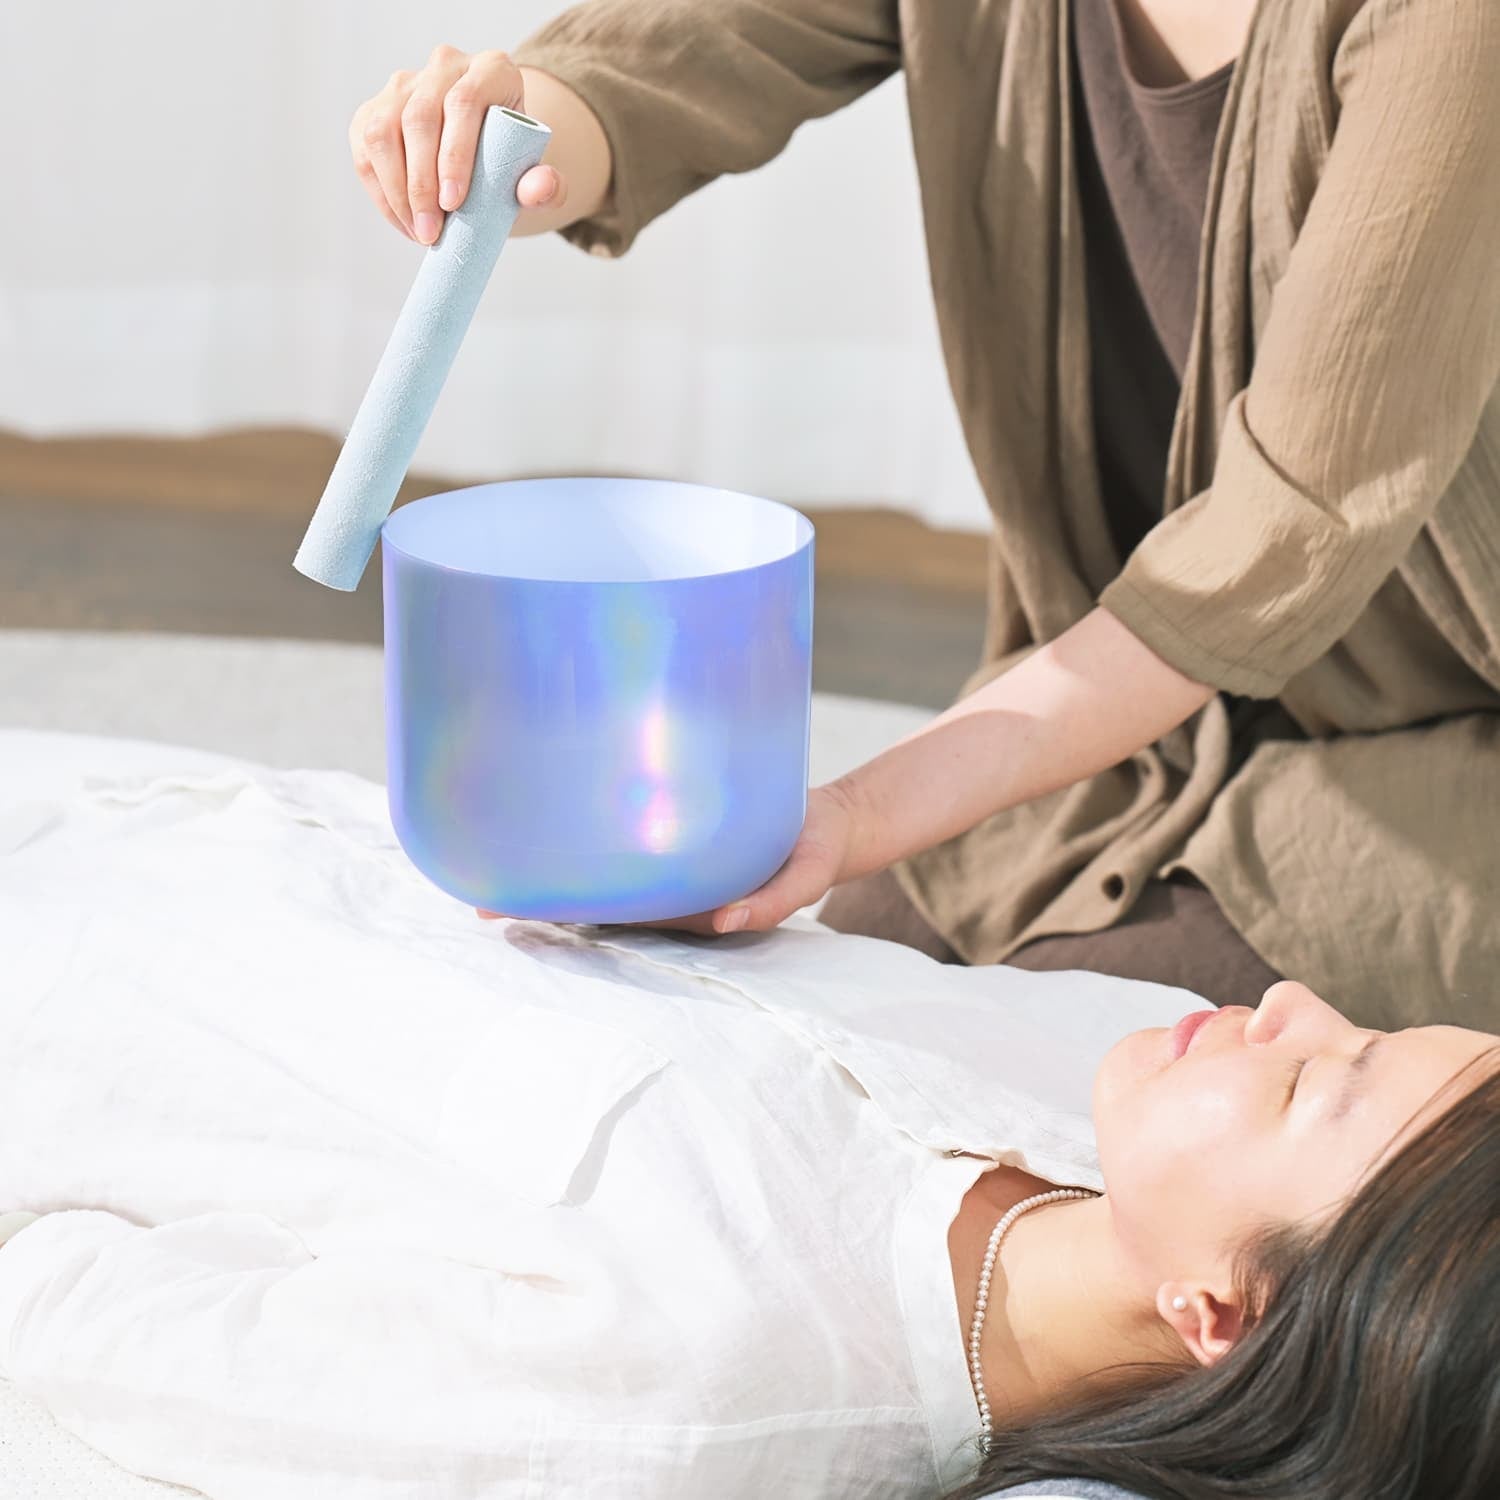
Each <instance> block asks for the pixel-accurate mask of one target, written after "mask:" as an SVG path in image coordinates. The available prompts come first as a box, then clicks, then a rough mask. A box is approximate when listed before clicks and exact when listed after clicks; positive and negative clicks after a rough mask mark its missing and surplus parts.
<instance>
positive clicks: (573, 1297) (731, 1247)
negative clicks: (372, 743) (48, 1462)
mask: <svg viewBox="0 0 1500 1500" xmlns="http://www.w3.org/2000/svg"><path fill="white" fill-rule="evenodd" d="M3 739H4V737H3V736H0V740H3ZM14 744H15V740H14V738H12V739H11V748H12V749H14ZM5 752H6V747H5V745H4V744H3V743H0V777H3V784H4V785H6V787H7V792H6V794H5V797H6V801H7V802H8V804H9V805H7V806H5V807H4V808H3V809H0V951H3V952H4V954H5V955H6V974H5V977H4V983H3V988H0V1212H4V1211H6V1210H30V1211H34V1212H38V1213H40V1214H41V1215H42V1216H41V1217H40V1218H39V1219H38V1220H36V1221H35V1222H34V1223H32V1224H30V1225H29V1226H27V1227H24V1228H22V1229H20V1231H19V1232H18V1233H16V1234H15V1236H14V1238H12V1239H11V1240H10V1242H9V1243H8V1244H6V1245H5V1246H4V1248H3V1249H0V1373H3V1374H4V1375H6V1376H8V1377H9V1378H10V1379H12V1380H14V1381H16V1382H17V1383H18V1385H19V1386H20V1387H21V1388H22V1389H23V1390H25V1391H27V1392H28V1393H30V1394H32V1395H33V1396H35V1397H37V1398H38V1399H40V1400H41V1401H43V1402H44V1403H45V1404H46V1405H47V1406H48V1407H49V1408H50V1410H51V1411H52V1412H53V1414H54V1415H55V1416H56V1417H57V1419H58V1420H59V1421H60V1422H62V1423H63V1424H64V1425H65V1426H67V1427H69V1428H71V1429H72V1430H73V1431H75V1432H76V1433H78V1434H80V1435H81V1436H82V1437H83V1438H85V1439H86V1440H87V1441H88V1442H90V1443H92V1444H93V1445H94V1446H95V1447H97V1448H99V1449H100V1450H102V1451H103V1452H105V1453H106V1454H108V1455H109V1456H111V1457H112V1458H114V1459H115V1460H117V1461H118V1462H120V1463H122V1464H124V1465H125V1466H126V1467H128V1468H131V1469H134V1470H136V1471H137V1472H139V1473H142V1474H147V1475H151V1476H154V1477H158V1478H163V1479H169V1480H175V1481H177V1482H178V1483H181V1484H184V1485H188V1486H191V1487H194V1488H197V1489H199V1490H201V1491H203V1492H204V1493H206V1494H207V1495H209V1496H212V1497H214V1500H314V1497H316V1500H345V1497H347V1500H356V1497H357V1500H380V1497H391V1500H395V1497H402V1500H407V1497H422V1500H450V1497H451V1500H479V1497H484V1500H489V1497H512V1496H514V1497H523V1496H524V1497H538V1496H546V1497H553V1496H555V1497H566V1500H585V1497H600V1500H603V1497H609V1500H622V1497H634V1496H643V1497H652V1500H658V1497H660V1500H678V1497H680V1500H689V1497H691V1500H704V1497H708V1496H713V1497H715V1500H722V1497H734V1496H746V1497H749V1496H755V1497H763V1496H766V1495H785V1496H793V1497H796V1496H807V1497H813V1496H817V1497H845V1496H846V1497H867V1496H868V1497H875V1496H888V1495H895V1494H899V1495H903V1496H914V1497H916V1496H922V1495H929V1494H932V1493H934V1492H935V1491H936V1490H938V1489H939V1488H940V1487H941V1486H942V1485H944V1484H946V1483H948V1482H951V1481H952V1480H954V1479H955V1478H956V1477H958V1476H959V1475H961V1474H962V1473H963V1472H964V1471H965V1469H966V1468H967V1467H968V1466H969V1465H970V1464H971V1463H972V1462H973V1460H974V1449H973V1447H972V1444H971V1438H972V1435H973V1433H974V1430H975V1416H974V1404H973V1397H972V1394H971V1392H970V1388H969V1383H968V1377H967V1372H966V1370H965V1365H964V1353H963V1334H962V1331H961V1330H960V1328H959V1325H958V1314H957V1308H956V1304H955V1299H954V1293H953V1284H952V1276H951V1271H950V1267H949V1261H948V1256H947V1248H946V1231H947V1227H948V1225H949V1223H950V1222H951V1220H952V1217H953V1214H954V1213H955V1211H956V1209H957V1207H958V1204H959V1201H960V1199H961V1197H962V1195H963V1193H964V1192H965V1191H966V1189H967V1188H968V1187H969V1186H970V1185H971V1184H972V1182H973V1180H974V1179H975V1177H976V1175H977V1174H978V1173H979V1172H981V1171H983V1170H985V1169H986V1167H987V1166H988V1165H989V1163H990V1161H994V1160H1001V1159H1003V1160H1007V1161H1011V1162H1015V1163H1018V1164H1021V1165H1023V1166H1025V1167H1027V1168H1029V1169H1030V1170H1032V1171H1035V1172H1037V1173H1039V1174H1041V1175H1042V1176H1044V1177H1046V1178H1048V1179H1049V1180H1052V1181H1056V1182H1067V1183H1080V1184H1084V1185H1092V1186H1097V1185H1098V1174H1097V1168H1096V1163H1095V1160H1094V1156H1093V1150H1092V1140H1091V1134H1090V1130H1089V1126H1088V1121H1087V1117H1086V1109H1087V1102H1088V1089H1089V1080H1090V1078H1091V1075H1092V1072H1093V1069H1094V1067H1095V1065H1096V1064H1097V1062H1098V1060H1099V1058H1100V1057H1101V1056H1102V1054H1103V1053H1104V1051H1105V1050H1106V1049H1107V1048H1108V1046H1109V1045H1111V1043H1112V1042H1113V1041H1114V1040H1115V1039H1116V1038H1118V1037H1119V1036H1120V1035H1122V1034H1124V1033H1125V1032H1127V1031H1129V1030H1132V1029H1134V1028H1136V1027H1138V1026H1142V1025H1159V1024H1167V1023H1169V1022H1171V1021H1173V1020H1175V1019H1176V1018H1177V1017H1178V1016H1179V1015H1181V1014H1182V1013H1183V1012H1184V1011H1186V1010H1188V1009H1191V1008H1194V1006H1195V1005H1196V1004H1198V1003H1199V1002H1196V1001H1194V1000H1193V998H1192V997H1190V996H1187V995H1185V994H1183V993H1182V992H1180V991H1174V990H1167V989H1163V988H1159V987H1156V986H1144V985H1132V984H1128V983H1124V982H1121V981H1114V980H1104V979H1099V978H1097V977H1094V976H1089V975H1036V974H1025V973H1021V972H1019V971H1013V970H1005V969H990V970H972V971H968V970H957V969H951V968H944V967H943V966H941V965H938V964H935V963H933V962H931V961H930V960H928V959H926V958H924V957H923V956H921V955H920V954H916V953H914V952H911V951H909V950H906V949H902V948H898V947H896V946H894V945H891V944H886V943H879V942H874V941H870V940H866V939H859V938H851V937H845V936H841V935H837V934H833V933H829V932H827V931H825V930H823V929H820V928H817V927H816V926H815V925H814V924H810V923H805V924H798V925H794V926H792V927H790V928H788V929H784V930H782V931H779V932H777V933H775V934H771V935H761V936H753V935H752V936H749V937H740V938H735V939H731V940H727V941H718V942H709V941H698V940H692V939H683V938H679V937H676V936H671V935H665V934H656V933H646V932H634V931H623V930H615V931H610V930H597V929H565V928H554V927H548V926H543V925H540V924H531V923H497V924H481V923H480V922H478V920H477V919H476V918H475V917H474V916H473V914H472V913H471V912H469V911H467V910H466V909H464V908H462V907H460V906H459V905H458V904H457V903H454V902H452V901H450V900H449V899H448V898H447V897H445V896H443V895H442V894H441V893H439V892H438V891H436V890H435V889H433V888H432V887H430V886H429V885H428V884H427V883H426V882H425V881H424V880H423V879H422V877H420V876H419V875H418V874H417V873H416V872H415V871H414V870H413V869H412V868H411V867H410V866H409V865H408V863H407V862H406V860H405V857H404V856H403V855H402V853H401V852H400V850H399V848H398V847H397V846H396V845H395V842H394V839H393V836H392V834H391V832H390V827H389V822H388V819H387V816H386V811H385V805H384V798H383V795H382V793H381V792H380V790H379V789H378V788H376V787H374V786H372V785H370V784H369V783H366V782H362V781H359V780H357V779H356V778H353V777H349V776H346V775H342V774H339V773H293V774H287V773H281V774H277V773H273V772H269V771H263V770H259V769H256V768H253V767H245V766H239V765H236V764H234V763H229V762H224V763H222V764H215V765H212V766H209V765H205V763H204V759H203V757H201V756H199V757H195V758H194V761H193V766H194V768H193V769H190V770H186V771H183V772H181V773H167V774H161V775H155V776H146V777H143V778H141V777H137V778H130V779H122V778H118V777H116V778H114V779H112V780H98V779H95V780H92V781H89V782H87V783H82V784H80V783H79V782H78V781H77V778H72V779H71V780H70V779H69V778H65V777H64V778H59V781H60V782H66V783H67V784H66V785H61V784H59V785H56V786H54V787H53V788H52V789H51V790H50V791H49V792H48V794H47V795H43V796H39V797H34V798H33V800H31V801H30V802H29V803H26V804H25V805H23V803H24V802H25V789H24V788H17V786H16V781H15V777H14V776H4V770H5ZM162 756H163V760H164V763H170V754H169V752H166V751H163V752H162ZM34 791H35V788H34V787H33V792H34ZM954 1152H968V1153H973V1155H966V1156H955V1155H953V1154H951V1153H954ZM976 1158H979V1159H976ZM0 1487H3V1486H0Z"/></svg>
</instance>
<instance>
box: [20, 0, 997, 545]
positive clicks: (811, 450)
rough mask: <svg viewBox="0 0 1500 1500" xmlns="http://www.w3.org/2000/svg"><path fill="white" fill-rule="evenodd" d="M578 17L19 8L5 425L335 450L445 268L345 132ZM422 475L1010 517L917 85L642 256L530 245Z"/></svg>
mask: <svg viewBox="0 0 1500 1500" xmlns="http://www.w3.org/2000/svg"><path fill="white" fill-rule="evenodd" d="M706 3H708V0H705V4H706ZM561 8H562V7H561V6H560V5H559V4H557V3H555V0H506V3H504V4H495V3H484V4H480V3H474V0H406V3H404V4H397V3H395V0H257V3H254V4H251V3H249V0H241V3H227V0H131V3H128V4H126V3H114V0H92V3H85V4H79V3H74V4H71V5H68V4H58V3H55V0H6V3H5V4H4V5H3V6H0V185H3V187H0V191H3V201H0V225H3V233H0V426H6V427H10V428H14V429H20V430H22V431H25V432H29V433H33V434H38V435H49V434H64V433H85V432H97V431H128V432H144V433H194V432H201V431H204V430H206V429H211V428H218V427H226V426H238V425H247V424H267V423H275V424H282V423H288V424H304V425H310V426H316V427H320V428H325V429H329V430H341V429H342V428H343V427H344V426H346V425H347V423H348V421H349V419H350V417H351V416H352V415H353V412H354V409H355V407H356V405H357V404H358V401H359V397H360V395H361V393H362V391H363V388H364V384H365V381H366V380H367V378H368V376H369V373H370V371H371V369H372V368H373V366H374V363H375V360H376V358H377V356H378V354H379V351H380V348H381V346H382V344H383V342H384V339H385V335H386V333H387V332H388V330H389V327H390V324H391V320H392V319H393V317H394V315H395V312H396V309H397V308H398V307H399V305H400V302H401V299H402V297H403V295H404V293H405V289H406V286H407V284H408V283H409V281H410V278H411V275H412V273H413V270H414V266H415V261H416V257H417V256H418V255H420V254H421V251H419V250H418V249H417V248H416V247H414V246H412V245H410V244H408V243H407V242H406V241H404V240H402V239H400V238H399V237H398V236H396V235H395V234H394V232H392V231H391V230H389V229H388V228H386V226H385V225H384V224H383V223H382V222H381V221H380V220H379V219H378V218H377V216H376V215H375V213H374V211H373V209H372V208H371V207H370V206H369V204H368V201H367V200H366V198H365V197H364V194H363V192H362V190H361V189H360V187H359V185H358V183H357V182H356V180H355V178H354V175H353V172H352V171H351V169H350V166H349V160H348V149H347V146H346V126H347V120H348V117H349V115H350V113H351V112H352V111H353V109H354V107H355V105H356V104H357V103H358V102H359V101H360V100H361V99H362V98H364V97H365V96H366V95H367V94H369V93H371V92H373V91H374V90H376V89H377V88H378V87H379V86H380V84H381V83H382V82H383V80H384V79H385V77H386V76H387V75H388V74H389V73H390V72H391V71H392V69H394V68H397V67H416V66H420V64H421V63H422V61H423V60H424V59H425V58H426V56H427V54H428V52H429V51H430V50H431V48H432V47H433V45H434V44H436V43H437V42H440V41H446V42H451V43H452V44H454V45H456V46H459V47H462V48H465V49H466V50H477V49H479V48H482V47H487V46H508V45H514V44H515V43H517V42H519V41H520V40H521V39H522V38H523V37H524V36H525V35H526V34H527V33H528V32H529V31H530V30H531V29H532V28H533V27H534V26H535V25H536V24H538V23H539V22H540V21H542V20H543V19H545V18H546V17H547V16H548V15H550V14H552V13H554V12H556V11H557V10H559V9H561ZM418 464H419V466H420V467H421V468H423V469H425V470H428V471H433V472H437V473H452V474H461V475H466V476H481V477H502V476H505V475H507V474H513V473H524V472H569V471H577V470H587V471H599V470H603V471H625V472H636V473H650V474H661V475H670V476H674V477H678V478H688V479H697V480H700V481H704V482H711V483H715V484H721V485H725V486H728V487H731V488H737V489H745V490H750V491H753V492H758V493H763V494H768V495H775V496H778V497H782V498H788V499H793V500H796V501H802V502H808V503H819V504H838V503H853V504H868V503H872V502H874V503H882V504H893V505H899V506H901V507H904V508H907V509H911V510H914V511H916V512H918V513H919V514H921V515H923V516H925V517H926V518H928V519H929V520H931V521H932V522H934V523H935V524H938V525H947V526H963V527H974V528H981V527H983V525H984V524H985V510H984V505H983V502H982V500H981V498H980V496H979V491H978V486H977V484H976V482H975V480H974V477H973V474H972V471H971V469H970V466H969V463H968V460H967V456H966V455H965V453H964V450H963V446H962V442H961V439H960V436H959V433H958V427H957V422H956V419H955V417H954V415H953V412H952V409H951V404H950V401H949V397H948V391H947V385H946V380H945V377H944V374H943V370H942V365H941V361H940V358H939V353H938V347H937V337H936V331H935V328H934V323H933V317H932V311H931V306H930V300H929V293H928V288H927V277H926V267H925V263H924V258H923V251H922V243H921V229H920V221H919V214H918V207H917V198H916V185H915V179H914V173H913V170H912V166H911V159H910V148H909V143H908V138H907V126H906V119H905V111H904V101H903V98H902V94H901V90H900V83H899V81H895V82H893V83H891V84H888V85H886V86H885V87H884V88H882V89H880V90H879V91H877V92H876V93H875V94H874V95H873V96H871V97H869V98H867V99H865V100H864V101H863V102H861V103H860V104H858V105H856V106H855V107H853V108H852V109H850V110H848V111H845V112H844V114H843V115H841V116H839V117H836V118H834V119H832V120H829V121H824V122H819V123H814V124H812V125H809V126H808V127H806V128H805V129H804V130H803V131H802V132H800V133H799V135H798V137H797V139H796V140H795V141H794V142H793V144H792V147H791V148H790V150H789V151H788V152H787V153H786V154H785V155H784V156H783V157H782V158H781V159H780V160H779V161H777V162H775V163H773V164H772V165H771V166H770V167H769V168H767V169H766V170H764V171H761V172H759V173H756V174H753V175H752V176H749V177H745V178H738V179H726V180H724V181H721V182H719V183H718V184H716V185H714V186H713V187H711V188H709V189H707V190H706V191H705V192H703V193H701V194H699V195H698V196H697V197H696V198H694V199H691V200H689V201H688V202H687V203H685V204H684V205H682V206H681V207H679V208H678V209H677V210H676V211H674V212H673V213H672V214H671V215H669V216H668V217H667V218H666V219H664V220H662V221H661V222H659V223H658V224H657V225H655V226H653V227H652V228H651V229H649V230H648V231H647V232H646V234H645V235H644V236H643V238H642V240H641V241H640V243H639V244H638V245H637V247H636V249H635V250H634V251H632V253H631V254H630V255H629V256H628V257H626V258H625V259H624V260H623V261H620V262H601V261H598V260H595V259H593V258H591V257H589V256H585V255H582V254H580V253H578V252H577V251H576V250H573V249H571V248H570V247H568V246H566V245H564V244H563V243H562V242H561V241H560V240H559V239H557V238H556V237H555V236H550V237H548V238H547V239H546V240H545V241H540V242H539V241H534V240H531V241H518V242H516V243H515V244H513V245H511V246H510V247H509V248H508V249H507V250H506V253H505V256H504V257H503V259H502V260H501V263H500V266H499V269H498V271H497V273H496V278H495V281H494V283H493V284H492V286H491V288H490V290H489V292H488V294H487V296H486V299H485V302H484V304H483V307H482V309H481V312H480V319H479V321H478V322H477V323H476V325H475V327H474V329H473V330H472V331H471V333H470V336H469V340H468V342H467V344H466V346H465V348H464V351H463V353H462V354H461V355H460V357H459V361H458V363H457V365H456V367H455V369H454V372H453V375H452V377H451V379H450V381H449V384H448V387H447V389H446V390H445V393H444V396H443V399H442V402H441V403H440V405H439V409H438V411H437V414H436V415H435V417H434V419H433V422H432V426H431V428H430V429H429V431H428V434H427V437H426V439H425V440H424V443H423V446H422V448H421V450H420V452H419V454H418Z"/></svg>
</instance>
